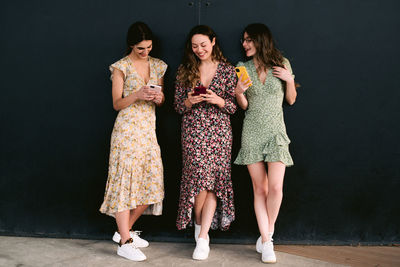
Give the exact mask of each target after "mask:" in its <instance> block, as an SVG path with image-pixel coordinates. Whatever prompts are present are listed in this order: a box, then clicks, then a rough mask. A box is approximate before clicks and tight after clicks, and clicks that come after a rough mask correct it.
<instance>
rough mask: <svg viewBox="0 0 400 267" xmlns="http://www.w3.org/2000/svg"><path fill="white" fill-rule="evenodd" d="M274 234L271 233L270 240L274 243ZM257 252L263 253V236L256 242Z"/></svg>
mask: <svg viewBox="0 0 400 267" xmlns="http://www.w3.org/2000/svg"><path fill="white" fill-rule="evenodd" d="M273 234H274V233H269V239H270V240H271V241H274V239H272V235H273ZM256 250H257V252H258V253H262V238H261V236H260V237H259V238H258V239H257V242H256Z"/></svg>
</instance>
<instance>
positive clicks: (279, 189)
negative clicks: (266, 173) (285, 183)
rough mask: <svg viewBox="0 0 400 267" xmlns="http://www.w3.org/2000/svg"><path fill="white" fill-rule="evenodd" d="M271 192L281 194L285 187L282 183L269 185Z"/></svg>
mask: <svg viewBox="0 0 400 267" xmlns="http://www.w3.org/2000/svg"><path fill="white" fill-rule="evenodd" d="M269 194H274V195H279V194H283V187H282V185H281V184H274V185H270V186H269Z"/></svg>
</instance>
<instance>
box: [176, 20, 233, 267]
mask: <svg viewBox="0 0 400 267" xmlns="http://www.w3.org/2000/svg"><path fill="white" fill-rule="evenodd" d="M236 83H237V77H236V73H235V69H234V67H233V66H232V65H231V64H229V63H228V62H227V61H226V59H225V57H224V56H223V55H222V52H221V50H220V48H219V46H218V43H217V40H216V35H215V33H214V32H213V30H212V29H211V28H209V27H208V26H205V25H199V26H196V27H194V28H193V29H192V30H191V32H190V33H189V36H188V38H187V41H186V46H185V54H184V59H183V62H182V64H181V65H180V67H179V69H178V74H177V82H176V91H175V103H174V105H175V109H176V111H177V112H178V113H180V114H182V115H183V117H182V137H181V138H182V154H183V155H182V159H183V169H182V181H181V192H180V200H179V210H178V218H177V222H176V224H177V227H178V229H185V228H186V226H187V225H188V224H189V225H190V226H191V225H192V212H193V211H194V217H195V218H194V220H195V239H196V249H195V250H194V252H193V259H197V260H204V259H206V258H207V257H208V253H209V250H210V248H209V236H208V231H209V229H210V227H211V228H212V229H217V228H220V229H221V230H227V229H228V228H229V225H230V224H231V222H232V221H233V220H234V219H235V213H234V212H235V210H234V205H233V190H232V181H231V148H232V129H231V124H230V115H231V114H233V113H234V112H235V111H236V104H235V93H234V88H235V87H236ZM201 87H203V88H201ZM204 87H205V88H204ZM197 88H201V89H197ZM202 89H203V90H204V91H202V92H200V94H197V91H196V90H202Z"/></svg>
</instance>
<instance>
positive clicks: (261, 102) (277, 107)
mask: <svg viewBox="0 0 400 267" xmlns="http://www.w3.org/2000/svg"><path fill="white" fill-rule="evenodd" d="M283 64H284V65H285V66H286V67H287V68H288V69H289V70H290V72H291V73H292V69H291V66H290V63H289V61H288V60H287V59H286V58H285V59H284V62H283ZM238 66H245V67H246V69H247V72H248V73H249V76H250V79H251V81H252V82H253V85H252V86H251V87H249V88H248V89H247V91H246V92H245V96H246V98H247V101H248V108H247V110H246V113H245V118H244V120H243V130H242V143H241V148H240V150H239V154H238V156H237V158H236V160H235V162H234V163H235V164H238V165H249V164H252V163H256V162H260V161H264V162H277V161H281V162H282V163H284V164H285V165H286V166H287V167H289V166H292V165H293V160H292V157H291V156H290V153H289V143H290V139H289V137H288V136H287V134H286V126H285V122H284V118H283V109H282V103H283V98H284V95H285V84H284V83H283V82H282V81H281V80H280V79H279V78H276V77H274V76H273V75H272V69H269V70H268V73H267V77H266V79H265V83H264V84H262V83H261V81H260V79H259V78H258V75H257V70H256V67H255V66H254V62H253V60H249V61H247V62H244V63H243V62H239V63H238ZM292 75H293V74H292ZM293 77H294V75H293Z"/></svg>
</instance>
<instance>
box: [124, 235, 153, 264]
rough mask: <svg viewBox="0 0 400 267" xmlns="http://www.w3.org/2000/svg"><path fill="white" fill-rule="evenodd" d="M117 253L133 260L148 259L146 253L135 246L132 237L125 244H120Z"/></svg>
mask: <svg viewBox="0 0 400 267" xmlns="http://www.w3.org/2000/svg"><path fill="white" fill-rule="evenodd" d="M117 254H118V255H119V256H121V257H124V258H127V259H128V260H132V261H144V260H145V259H146V255H144V254H143V252H142V251H140V249H138V248H137V247H136V246H135V244H134V243H133V240H132V238H130V239H128V240H127V241H126V242H125V244H123V245H118V249H117Z"/></svg>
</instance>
